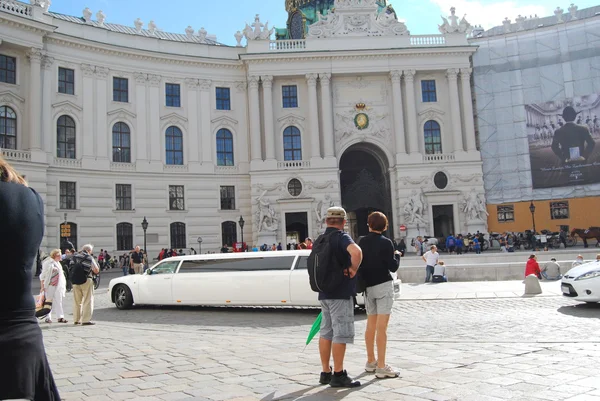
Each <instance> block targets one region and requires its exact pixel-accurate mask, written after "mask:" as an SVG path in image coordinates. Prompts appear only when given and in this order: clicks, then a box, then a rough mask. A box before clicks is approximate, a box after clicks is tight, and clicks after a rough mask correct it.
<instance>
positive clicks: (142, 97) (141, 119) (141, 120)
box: [131, 72, 151, 160]
mask: <svg viewBox="0 0 600 401" xmlns="http://www.w3.org/2000/svg"><path fill="white" fill-rule="evenodd" d="M134 77H135V99H136V102H135V110H136V115H137V121H136V129H135V131H133V132H134V135H133V138H132V141H131V142H132V145H133V148H134V149H136V151H137V155H136V160H148V159H149V155H150V152H151V149H150V146H151V145H150V132H148V130H147V129H146V127H147V121H146V110H147V109H148V100H149V99H148V98H147V97H146V96H147V94H146V81H147V80H148V79H147V77H146V74H143V73H141V72H136V73H135V74H134Z"/></svg>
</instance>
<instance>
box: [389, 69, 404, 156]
mask: <svg viewBox="0 0 600 401" xmlns="http://www.w3.org/2000/svg"><path fill="white" fill-rule="evenodd" d="M390 78H391V81H392V98H393V101H394V111H393V114H394V138H395V141H396V154H399V155H403V154H406V142H405V141H406V138H405V132H404V106H403V104H402V85H401V83H402V71H397V70H395V71H391V72H390Z"/></svg>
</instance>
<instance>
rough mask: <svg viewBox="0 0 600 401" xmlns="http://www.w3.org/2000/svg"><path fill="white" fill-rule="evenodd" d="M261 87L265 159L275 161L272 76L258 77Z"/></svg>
mask: <svg viewBox="0 0 600 401" xmlns="http://www.w3.org/2000/svg"><path fill="white" fill-rule="evenodd" d="M260 80H261V81H262V86H263V105H264V107H263V113H264V120H263V121H264V123H265V126H264V129H265V159H266V160H275V133H274V131H273V129H274V127H273V123H274V119H273V76H272V75H263V76H261V77H260Z"/></svg>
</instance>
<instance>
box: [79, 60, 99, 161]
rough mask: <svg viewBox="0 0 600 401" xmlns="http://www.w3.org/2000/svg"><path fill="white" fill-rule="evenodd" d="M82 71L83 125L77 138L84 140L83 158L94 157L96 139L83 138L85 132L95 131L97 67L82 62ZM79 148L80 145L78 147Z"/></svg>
mask: <svg viewBox="0 0 600 401" xmlns="http://www.w3.org/2000/svg"><path fill="white" fill-rule="evenodd" d="M81 72H82V73H83V85H82V86H83V87H82V89H81V93H82V98H83V126H82V127H81V129H79V130H78V133H79V134H80V135H78V136H77V140H78V141H81V142H83V158H90V159H91V158H94V141H91V140H90V141H86V140H83V138H84V134H83V133H84V132H87V133H93V132H94V113H95V110H96V109H95V107H94V99H95V96H94V74H95V72H96V67H95V66H93V65H90V64H81ZM77 150H79V147H77ZM76 156H77V158H78V159H79V158H81V157H82V155H80V154H77V155H76Z"/></svg>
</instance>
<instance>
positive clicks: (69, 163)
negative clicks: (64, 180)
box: [54, 157, 81, 168]
mask: <svg viewBox="0 0 600 401" xmlns="http://www.w3.org/2000/svg"><path fill="white" fill-rule="evenodd" d="M54 165H55V166H58V167H68V168H81V160H77V159H63V158H60V157H55V158H54Z"/></svg>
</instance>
